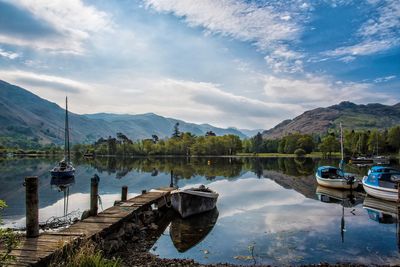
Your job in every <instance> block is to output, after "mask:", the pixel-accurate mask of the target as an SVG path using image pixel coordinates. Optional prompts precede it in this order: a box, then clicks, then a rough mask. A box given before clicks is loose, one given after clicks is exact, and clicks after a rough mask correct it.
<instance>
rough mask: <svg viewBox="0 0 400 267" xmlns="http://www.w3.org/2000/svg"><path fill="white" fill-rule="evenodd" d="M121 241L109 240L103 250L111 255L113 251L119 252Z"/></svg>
mask: <svg viewBox="0 0 400 267" xmlns="http://www.w3.org/2000/svg"><path fill="white" fill-rule="evenodd" d="M121 243H122V242H121V241H118V240H109V241H106V242H104V245H103V249H104V250H105V251H106V252H107V253H111V252H113V251H116V250H118V249H119V248H120V247H121V245H122V244H121Z"/></svg>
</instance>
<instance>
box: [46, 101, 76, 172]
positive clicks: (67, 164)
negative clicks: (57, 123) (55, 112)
mask: <svg viewBox="0 0 400 267" xmlns="http://www.w3.org/2000/svg"><path fill="white" fill-rule="evenodd" d="M64 142H65V143H64V159H63V160H61V161H60V162H59V163H58V166H56V167H54V168H53V169H52V170H51V171H50V173H51V176H52V177H56V178H70V177H73V176H74V175H75V168H74V167H73V166H72V163H71V151H70V148H69V124H68V98H67V97H66V98H65V140H64Z"/></svg>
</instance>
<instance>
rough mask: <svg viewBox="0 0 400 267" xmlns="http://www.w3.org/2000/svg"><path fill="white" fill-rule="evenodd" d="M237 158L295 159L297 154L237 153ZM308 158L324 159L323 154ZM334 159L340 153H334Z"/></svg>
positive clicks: (315, 154)
mask: <svg viewBox="0 0 400 267" xmlns="http://www.w3.org/2000/svg"><path fill="white" fill-rule="evenodd" d="M236 156H239V157H258V158H295V157H297V156H296V155H295V154H284V153H237V154H236ZM305 157H307V158H322V157H323V155H322V153H321V152H312V153H311V154H306V155H305ZM332 157H333V158H335V157H340V153H339V152H334V153H332Z"/></svg>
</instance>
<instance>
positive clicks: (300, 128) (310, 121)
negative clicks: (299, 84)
mask: <svg viewBox="0 0 400 267" xmlns="http://www.w3.org/2000/svg"><path fill="white" fill-rule="evenodd" d="M340 122H342V123H343V127H344V128H346V129H353V130H361V129H362V130H365V129H375V128H377V129H386V128H390V127H392V126H394V125H399V124H400V103H398V104H396V105H393V106H388V105H383V104H367V105H357V104H354V103H351V102H347V101H346V102H342V103H340V104H338V105H333V106H330V107H327V108H316V109H313V110H309V111H306V112H304V113H303V114H301V115H300V116H298V117H296V118H294V119H292V120H285V121H283V122H281V123H280V124H278V125H276V126H275V127H274V128H272V129H269V130H266V131H264V132H263V137H264V138H266V139H274V138H280V137H282V136H285V135H287V134H289V133H295V132H297V133H304V134H315V133H316V134H325V133H327V132H328V131H329V130H330V129H335V128H337V127H338V125H339V123H340Z"/></svg>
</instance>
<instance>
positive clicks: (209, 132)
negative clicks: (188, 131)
mask: <svg viewBox="0 0 400 267" xmlns="http://www.w3.org/2000/svg"><path fill="white" fill-rule="evenodd" d="M206 136H217V135H216V134H215V133H214V132H213V131H208V132H206Z"/></svg>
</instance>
